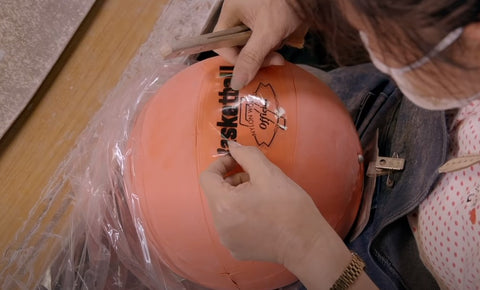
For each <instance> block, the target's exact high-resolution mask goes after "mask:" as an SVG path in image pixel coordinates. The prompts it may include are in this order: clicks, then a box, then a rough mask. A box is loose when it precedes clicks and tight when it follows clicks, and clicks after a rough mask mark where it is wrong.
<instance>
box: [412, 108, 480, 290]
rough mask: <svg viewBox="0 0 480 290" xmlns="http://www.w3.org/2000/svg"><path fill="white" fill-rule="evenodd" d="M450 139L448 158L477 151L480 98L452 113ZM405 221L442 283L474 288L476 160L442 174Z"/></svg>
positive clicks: (478, 257) (478, 267)
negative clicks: (463, 167) (407, 221)
mask: <svg viewBox="0 0 480 290" xmlns="http://www.w3.org/2000/svg"><path fill="white" fill-rule="evenodd" d="M450 141H451V142H450V144H451V146H450V153H449V155H450V158H454V157H461V156H467V155H477V154H480V100H476V101H474V102H472V103H471V104H470V105H468V106H466V107H464V108H462V109H460V110H459V112H458V114H457V115H456V116H454V120H453V122H452V126H451V129H450ZM409 222H410V225H411V228H412V231H413V233H414V235H415V238H416V240H417V244H418V248H419V251H420V255H421V256H422V260H423V262H424V264H425V265H426V267H427V268H429V270H430V272H431V273H432V274H433V275H434V276H435V278H436V280H437V281H438V283H439V284H440V285H441V287H442V288H448V289H480V163H477V164H474V165H473V166H470V167H468V168H465V169H460V170H458V171H455V172H449V173H445V174H443V175H442V176H441V179H440V181H439V183H438V184H437V185H436V187H435V189H434V190H433V191H432V193H431V194H430V195H429V197H428V198H427V199H426V200H425V201H423V202H422V203H421V204H420V206H419V208H418V210H417V211H416V212H414V213H412V214H410V215H409Z"/></svg>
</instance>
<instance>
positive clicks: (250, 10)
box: [214, 0, 305, 90]
mask: <svg viewBox="0 0 480 290" xmlns="http://www.w3.org/2000/svg"><path fill="white" fill-rule="evenodd" d="M293 3H294V1H292V0H225V2H224V3H223V7H222V11H221V13H220V17H219V20H218V22H217V25H216V27H215V29H214V30H215V31H218V30H223V29H227V28H230V27H233V26H236V25H239V24H242V23H243V24H245V25H246V26H248V27H249V28H250V29H251V30H252V35H251V37H250V39H249V40H248V42H247V44H246V45H245V46H244V47H243V48H242V49H240V48H236V47H235V48H222V49H218V50H215V51H216V52H217V53H218V54H219V55H221V56H222V57H224V58H225V59H226V60H227V61H229V62H230V63H232V64H235V68H234V71H233V77H232V81H231V87H232V89H234V90H239V89H241V88H243V87H244V86H245V85H247V84H248V83H249V82H250V81H251V80H252V79H253V78H254V77H255V75H256V74H257V71H258V70H259V69H260V67H262V66H268V65H282V64H283V63H284V59H283V57H282V56H281V55H280V54H279V53H277V52H274V49H276V48H279V47H280V46H281V44H282V42H283V41H284V40H285V39H286V38H287V37H288V36H290V35H291V34H293V33H294V32H296V31H300V32H299V33H303V35H302V36H301V37H302V38H303V36H304V34H305V29H302V28H301V24H302V22H301V20H300V18H299V17H298V15H297V13H296V11H295V9H294V8H293V6H292V5H293Z"/></svg>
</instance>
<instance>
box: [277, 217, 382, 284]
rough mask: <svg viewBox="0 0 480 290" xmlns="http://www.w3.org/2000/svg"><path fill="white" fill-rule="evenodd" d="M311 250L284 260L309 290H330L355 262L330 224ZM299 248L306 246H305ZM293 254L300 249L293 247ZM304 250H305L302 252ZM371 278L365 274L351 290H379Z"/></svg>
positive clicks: (310, 246) (310, 247)
mask: <svg viewBox="0 0 480 290" xmlns="http://www.w3.org/2000/svg"><path fill="white" fill-rule="evenodd" d="M322 228H324V230H323V231H322V232H321V233H320V234H319V235H318V237H317V238H316V239H315V242H313V243H312V244H311V245H309V246H308V248H309V250H308V251H306V252H303V253H302V255H293V256H294V258H290V260H286V261H285V266H286V267H287V268H288V269H289V270H290V271H291V272H292V273H293V274H295V275H296V276H297V277H298V279H299V280H300V281H302V283H303V284H304V285H305V287H307V289H330V287H332V285H333V284H334V283H335V281H337V279H338V278H339V277H340V275H342V273H343V272H344V270H345V268H346V267H347V265H348V264H349V263H350V262H351V261H352V254H351V252H350V251H349V249H348V248H347V247H346V246H345V244H344V242H343V241H342V239H341V238H340V237H339V236H338V235H337V234H336V233H335V231H334V230H333V229H332V228H331V227H330V226H328V225H327V228H328V229H325V227H322ZM300 247H305V245H302V246H300ZM292 250H293V251H297V249H295V248H293V249H292ZM303 250H304V249H303ZM376 288H377V287H376V286H375V284H374V283H373V282H372V281H371V280H370V278H369V277H368V275H367V274H366V273H365V272H364V271H362V272H361V274H360V276H359V277H358V278H357V279H356V280H355V282H354V283H353V284H352V285H351V287H350V288H349V289H376Z"/></svg>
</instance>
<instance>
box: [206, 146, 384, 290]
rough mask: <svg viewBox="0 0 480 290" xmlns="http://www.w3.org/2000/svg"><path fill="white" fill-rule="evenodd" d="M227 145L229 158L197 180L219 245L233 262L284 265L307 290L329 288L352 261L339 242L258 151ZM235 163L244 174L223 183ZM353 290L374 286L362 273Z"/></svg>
mask: <svg viewBox="0 0 480 290" xmlns="http://www.w3.org/2000/svg"><path fill="white" fill-rule="evenodd" d="M229 144H230V152H231V155H232V156H233V158H232V157H229V156H224V157H222V158H219V159H218V160H216V161H215V162H214V163H212V165H211V166H210V167H209V168H208V169H207V170H206V171H204V172H203V173H202V175H201V178H200V182H201V185H202V188H203V190H204V192H205V195H206V197H207V200H208V203H209V207H210V210H211V212H212V216H213V220H214V222H215V226H216V228H217V231H218V233H219V235H220V238H221V241H222V243H223V244H224V245H225V246H226V247H227V248H229V249H230V251H231V253H232V255H233V256H234V257H235V258H237V259H240V260H262V261H269V262H275V263H279V264H283V265H284V266H285V267H286V268H287V269H289V270H290V271H291V272H292V273H293V274H295V275H296V276H297V277H298V278H299V279H300V280H301V281H302V282H303V283H304V285H305V286H306V287H307V288H308V289H329V288H330V287H331V286H332V285H333V284H334V283H335V281H336V280H337V279H338V277H340V275H341V274H342V272H343V270H344V269H345V267H346V266H347V265H348V264H349V263H350V261H351V254H350V252H349V250H348V248H347V247H346V246H345V244H344V243H343V241H342V239H341V238H340V237H339V236H338V235H337V234H336V232H335V231H334V230H333V229H332V227H330V225H329V224H328V223H327V222H326V220H325V219H324V218H323V216H322V215H321V213H320V212H319V211H318V209H317V208H316V206H315V204H314V203H313V201H312V199H311V198H310V196H309V195H308V194H307V193H306V192H305V191H304V190H303V189H302V188H301V187H300V186H298V185H297V184H296V183H295V182H293V181H292V180H291V179H290V178H288V177H287V176H286V175H285V174H284V173H283V172H282V171H281V170H280V169H279V168H278V167H276V166H275V165H274V164H272V163H271V162H270V161H269V160H268V159H267V158H266V157H265V155H263V154H262V153H261V151H260V150H258V149H257V148H255V147H249V146H240V145H238V144H236V143H229ZM234 158H235V159H234ZM235 160H236V161H235ZM237 162H238V164H240V165H241V166H242V168H243V169H244V170H245V172H241V173H237V174H234V175H231V176H228V177H226V178H224V176H225V175H226V174H227V173H228V172H230V171H231V170H232V169H233V168H235V166H237ZM353 288H357V289H373V288H375V286H374V285H373V283H372V281H371V280H370V279H369V278H368V276H367V275H366V274H365V273H362V274H361V275H360V277H359V278H358V279H357V280H356V281H355V283H354V284H353V285H352V289H353Z"/></svg>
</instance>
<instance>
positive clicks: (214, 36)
mask: <svg viewBox="0 0 480 290" xmlns="http://www.w3.org/2000/svg"><path fill="white" fill-rule="evenodd" d="M306 32H307V29H305V28H302V29H301V30H298V33H293V34H292V36H291V37H289V38H288V39H286V40H285V42H284V44H286V45H289V46H293V47H297V48H302V47H303V44H304V37H305V34H306ZM250 35H252V31H251V30H250V29H249V28H248V27H247V26H245V25H239V26H235V27H232V28H228V29H225V30H220V31H215V32H212V33H206V34H202V35H199V36H196V37H190V38H184V39H180V40H178V41H176V42H174V43H171V44H169V45H165V46H163V47H162V48H161V49H160V53H161V55H162V57H163V58H164V59H171V58H175V57H180V56H185V55H191V54H197V53H201V52H204V51H209V50H214V49H217V48H222V47H233V46H243V45H245V44H246V43H247V41H248V39H249V38H250Z"/></svg>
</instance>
